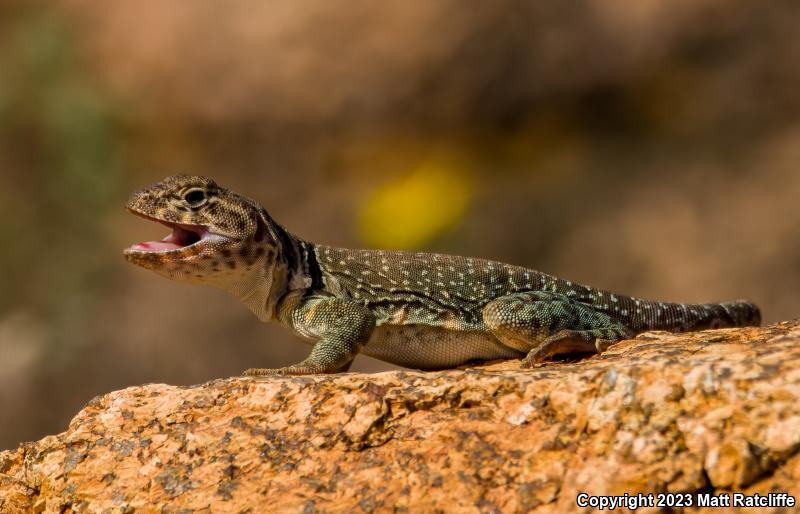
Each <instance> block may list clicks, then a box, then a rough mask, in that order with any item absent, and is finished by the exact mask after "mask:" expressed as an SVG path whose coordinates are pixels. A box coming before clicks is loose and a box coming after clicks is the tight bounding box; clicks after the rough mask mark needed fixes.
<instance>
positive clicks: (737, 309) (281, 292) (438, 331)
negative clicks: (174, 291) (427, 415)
mask: <svg viewBox="0 0 800 514" xmlns="http://www.w3.org/2000/svg"><path fill="white" fill-rule="evenodd" d="M127 209H128V210H129V211H130V212H131V213H133V214H136V215H138V216H140V217H143V218H146V219H148V220H151V221H155V222H159V223H161V224H164V225H166V226H167V227H169V228H170V229H171V232H170V233H169V234H168V235H167V236H166V237H165V238H163V239H162V240H160V241H146V242H141V243H138V244H134V245H132V246H130V247H128V248H126V249H125V250H124V252H123V253H124V256H125V257H126V259H127V260H128V261H129V262H131V263H133V264H136V265H138V266H141V267H143V268H146V269H149V270H152V271H155V272H156V273H158V274H160V275H163V276H165V277H167V278H170V279H173V280H176V281H180V282H188V283H196V284H207V285H210V286H213V287H217V288H220V289H223V290H225V291H227V292H229V293H231V294H232V295H233V296H235V297H237V298H238V299H239V300H241V301H242V302H243V303H244V304H245V305H246V306H247V307H248V308H249V309H250V310H251V311H252V312H253V313H254V314H255V315H256V316H257V317H258V319H260V320H261V321H264V322H271V321H277V322H278V323H280V324H282V325H284V326H285V327H287V328H288V329H290V330H291V331H293V332H294V333H295V334H297V335H299V336H300V337H301V338H302V339H303V340H304V341H306V342H309V343H311V344H312V345H313V346H312V348H311V352H310V354H309V355H308V357H307V358H305V359H304V360H303V361H301V362H299V363H296V364H293V365H290V366H285V367H282V368H276V369H272V368H251V369H248V370H246V371H244V372H243V374H244V375H249V376H258V375H307V374H316V373H336V372H343V371H347V370H348V369H349V367H350V364H351V363H352V361H353V359H354V358H355V356H356V355H357V354H359V353H363V354H365V355H369V356H372V357H375V358H377V359H380V360H383V361H387V362H391V363H394V364H397V365H400V366H404V367H408V368H417V369H421V370H435V369H447V368H454V367H458V366H461V365H465V364H470V363H473V362H480V361H494V360H510V359H521V366H522V367H533V366H534V365H542V363H545V362H546V361H548V360H550V359H551V358H552V357H554V356H557V355H560V354H573V353H590V354H599V353H602V352H603V351H605V350H606V349H607V348H608V347H609V346H610V345H611V344H614V343H617V342H619V341H622V340H625V339H631V338H633V337H635V336H636V335H637V334H640V333H642V332H646V331H651V330H662V331H672V332H685V331H694V330H703V329H709V328H720V327H737V326H751V325H754V326H757V325H759V324H760V322H761V314H760V311H759V309H758V307H757V306H756V305H754V304H753V303H751V302H748V301H745V300H736V301H730V302H723V303H705V304H687V303H668V302H660V301H652V300H645V299H640V298H635V297H631V296H625V295H621V294H616V293H612V292H608V291H605V290H600V289H596V288H592V287H589V286H584V285H580V284H576V283H573V282H571V281H569V280H565V279H562V278H557V277H555V276H551V275H548V274H546V273H542V272H539V271H535V270H533V269H528V268H525V267H521V266H514V265H510V264H503V263H500V262H495V261H491V260H486V259H479V258H473V257H459V256H453V255H444V254H434V253H421V252H404V251H387V250H354V249H347V248H336V247H332V246H326V245H322V244H315V243H312V242H310V241H306V240H304V239H302V238H300V237H297V236H295V235H294V234H292V233H290V232H289V231H287V230H286V229H285V228H284V227H283V226H282V225H280V224H279V223H277V222H276V221H275V220H274V219H273V218H272V217H271V216H270V214H269V213H268V212H267V210H266V209H264V207H262V206H261V205H260V204H259V203H258V202H256V201H255V200H252V199H250V198H248V197H246V196H244V195H241V194H238V193H236V192H234V191H231V190H229V189H226V188H223V187H220V186H218V185H217V184H216V182H214V181H213V180H212V179H209V178H205V177H201V176H191V175H175V176H172V177H168V178H166V179H164V180H163V181H161V182H159V183H157V184H154V185H152V186H149V187H145V188H143V189H141V190H139V191H137V192H135V193H133V194H132V196H131V197H130V199H129V201H128V203H127Z"/></svg>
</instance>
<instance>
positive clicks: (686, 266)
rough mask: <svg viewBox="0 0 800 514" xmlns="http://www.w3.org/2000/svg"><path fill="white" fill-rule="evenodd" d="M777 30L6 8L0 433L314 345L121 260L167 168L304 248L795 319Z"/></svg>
mask: <svg viewBox="0 0 800 514" xmlns="http://www.w3.org/2000/svg"><path fill="white" fill-rule="evenodd" d="M798 26H800V4H799V3H797V2H794V1H791V0H778V1H775V2H770V3H769V4H768V5H767V4H760V3H752V4H744V5H743V4H736V5H733V4H730V3H729V2H723V1H721V0H675V1H672V2H660V1H658V2H657V1H654V0H625V1H618V2H603V1H599V0H596V1H581V2H570V3H563V2H525V1H513V0H511V1H507V2H481V3H478V2H472V3H470V4H469V6H468V8H467V5H466V4H464V3H463V2H458V1H456V0H436V1H426V0H413V1H406V2H369V1H358V0H354V1H350V2H345V3H342V2H327V1H324V0H319V1H301V2H297V1H275V2H259V1H246V0H241V1H228V2H160V1H156V0H145V1H142V0H113V1H108V2H93V1H89V0H64V1H62V2H57V3H49V2H47V3H45V2H29V1H21V0H20V1H15V0H3V1H2V2H0V233H2V236H3V243H2V245H1V246H2V248H1V249H0V270H2V274H1V275H2V276H0V363H1V364H2V365H0V449H1V448H12V447H15V446H16V445H17V444H19V443H20V442H21V441H26V440H34V439H38V438H40V437H42V436H44V435H46V434H50V433H57V432H60V431H62V430H64V429H65V428H66V426H67V423H68V422H69V420H70V418H71V417H72V416H73V415H74V414H75V413H77V411H78V410H79V409H80V408H81V407H82V406H83V405H84V404H85V403H86V402H87V401H89V400H90V399H91V398H92V397H93V396H95V395H98V394H103V393H105V392H108V391H111V390H115V389H120V388H124V387H127V386H133V385H138V384H142V383H146V382H166V383H171V384H193V383H199V382H203V381H206V380H210V379H213V378H217V377H227V376H231V375H236V374H237V373H239V372H240V371H241V370H243V369H245V368H248V367H253V366H256V367H268V366H281V365H287V364H290V363H293V362H296V361H299V360H300V359H301V358H303V357H304V356H305V355H306V354H307V352H308V350H309V347H307V346H306V345H304V344H301V343H298V342H297V341H296V340H294V338H293V337H292V336H291V335H289V334H288V333H286V332H285V331H284V330H283V329H281V328H280V327H278V326H271V325H264V324H261V323H259V322H258V321H257V319H256V318H255V317H254V316H253V315H252V314H251V313H250V312H249V311H248V310H247V309H246V308H245V307H244V306H242V305H241V304H239V303H238V302H237V301H236V300H234V299H233V298H231V297H229V296H227V295H226V294H225V293H223V292H221V291H217V290H214V289H211V288H207V287H199V286H190V285H184V284H178V283H174V282H170V281H168V280H165V279H163V278H161V277H159V276H157V275H155V274H153V273H150V272H147V271H145V270H142V269H139V268H136V267H134V266H132V265H129V264H127V263H126V262H125V261H124V260H123V258H122V255H121V250H122V248H123V247H125V246H127V245H130V244H132V243H134V242H138V241H141V240H145V239H153V238H160V237H162V236H163V235H165V233H166V232H165V229H164V228H163V227H160V226H158V225H155V224H151V223H147V222H146V221H144V220H141V219H138V218H135V217H133V216H131V215H129V214H127V213H126V212H125V210H124V208H123V206H124V203H125V201H126V199H127V197H128V195H129V194H130V192H131V191H133V190H134V189H136V188H138V187H141V186H143V185H146V184H149V183H152V182H155V181H158V180H160V179H161V178H163V177H164V176H166V175H171V174H174V173H177V172H186V173H195V174H203V175H208V176H211V177H214V178H215V179H216V180H217V181H218V182H219V183H220V184H222V185H224V186H228V187H230V188H233V189H235V190H237V191H241V192H244V193H246V194H248V195H249V196H252V197H254V198H256V199H258V200H260V201H261V202H262V203H263V204H264V205H265V206H266V207H267V208H268V210H269V211H270V213H271V214H272V215H273V216H274V217H275V218H276V219H277V220H278V221H280V222H281V223H283V224H284V225H285V226H286V227H287V228H289V230H291V231H293V232H294V233H295V234H298V235H300V236H302V237H305V238H308V239H311V240H313V241H318V242H322V243H326V244H331V245H336V246H348V247H383V248H402V249H415V250H426V251H442V252H447V253H455V254H463V255H473V256H481V257H487V258H493V259H498V260H501V261H505V262H510V263H515V264H522V265H527V266H531V267H534V268H537V269H540V270H543V271H546V272H549V273H553V274H557V275H561V276H564V277H567V278H570V279H572V280H574V281H579V282H583V283H587V284H591V285H593V286H597V287H602V288H606V289H611V290H614V291H619V292H624V293H629V294H634V295H639V296H644V297H650V298H655V299H664V300H680V301H697V302H703V301H712V300H722V299H733V298H749V299H752V300H754V301H756V302H758V303H759V304H760V305H761V307H762V310H763V313H764V318H765V322H768V323H770V322H774V321H778V320H783V319H788V318H794V317H796V316H797V315H798V313H800V299H798V291H800V236H799V234H800V201H798V199H799V198H800V93H799V92H800V66H798V63H800V38H798V37H797V28H798ZM389 368H390V366H388V365H386V364H383V363H380V362H377V361H373V360H370V359H367V358H363V357H359V358H358V360H357V361H356V365H355V366H354V368H353V370H354V371H377V370H384V369H389Z"/></svg>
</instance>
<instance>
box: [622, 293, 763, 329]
mask: <svg viewBox="0 0 800 514" xmlns="http://www.w3.org/2000/svg"><path fill="white" fill-rule="evenodd" d="M619 306H620V307H621V308H618V309H616V311H615V313H616V312H621V313H622V314H623V315H627V316H624V317H622V318H621V321H622V323H623V324H625V325H626V326H628V327H629V328H631V329H633V330H635V331H645V330H668V331H670V332H689V331H692V330H705V329H708V328H725V327H749V326H758V325H760V324H761V311H759V309H758V307H757V306H756V305H755V304H754V303H752V302H748V301H746V300H734V301H732V302H722V303H694V304H692V303H664V302H651V301H647V300H639V299H635V298H632V299H624V300H620V303H619Z"/></svg>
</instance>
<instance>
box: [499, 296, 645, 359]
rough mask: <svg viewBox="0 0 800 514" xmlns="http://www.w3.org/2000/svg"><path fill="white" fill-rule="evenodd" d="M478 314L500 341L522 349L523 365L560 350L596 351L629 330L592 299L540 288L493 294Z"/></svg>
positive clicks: (617, 339) (575, 351) (624, 336)
mask: <svg viewBox="0 0 800 514" xmlns="http://www.w3.org/2000/svg"><path fill="white" fill-rule="evenodd" d="M483 320H484V322H485V323H486V326H487V327H488V328H489V330H490V331H491V332H492V334H494V336H495V337H497V338H498V339H499V340H500V342H501V343H503V344H504V345H506V346H509V347H511V348H514V349H516V350H519V351H523V352H527V356H526V357H525V359H524V360H523V361H522V366H523V367H531V366H532V365H533V364H535V363H538V362H542V361H544V360H545V359H547V358H549V357H552V356H553V355H557V354H562V353H601V352H603V351H604V350H605V349H606V348H608V346H610V345H611V344H613V343H615V342H617V341H620V340H622V339H627V338H629V337H632V336H633V332H632V331H631V330H630V329H628V328H627V327H625V326H624V325H622V324H621V323H619V322H618V321H615V320H614V319H612V318H611V317H610V316H609V315H608V314H605V313H604V312H601V311H598V310H597V309H594V308H593V307H592V306H591V305H588V304H585V303H582V302H578V301H576V300H573V299H572V298H570V297H568V296H566V295H561V294H557V293H550V292H545V291H531V292H526V293H515V294H510V295H507V296H501V297H499V298H496V299H494V300H492V301H491V302H489V303H488V304H486V306H484V308H483Z"/></svg>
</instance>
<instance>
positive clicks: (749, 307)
mask: <svg viewBox="0 0 800 514" xmlns="http://www.w3.org/2000/svg"><path fill="white" fill-rule="evenodd" d="M719 306H720V307H721V308H722V310H724V311H725V314H727V321H729V322H730V324H729V325H727V326H729V327H757V326H759V325H760V324H761V311H760V310H759V308H758V306H757V305H756V304H754V303H753V302H748V301H747V300H734V301H732V302H723V303H720V304H719Z"/></svg>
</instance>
